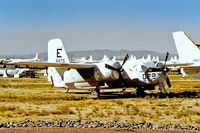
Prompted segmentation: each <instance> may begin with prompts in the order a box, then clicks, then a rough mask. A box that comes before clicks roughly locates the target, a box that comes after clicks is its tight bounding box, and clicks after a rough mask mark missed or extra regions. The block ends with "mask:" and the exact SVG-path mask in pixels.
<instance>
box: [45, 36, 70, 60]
mask: <svg viewBox="0 0 200 133" xmlns="http://www.w3.org/2000/svg"><path fill="white" fill-rule="evenodd" d="M48 62H52V63H69V58H68V56H67V54H66V52H65V48H64V46H63V43H62V41H61V40H60V39H52V40H50V41H49V42H48Z"/></svg>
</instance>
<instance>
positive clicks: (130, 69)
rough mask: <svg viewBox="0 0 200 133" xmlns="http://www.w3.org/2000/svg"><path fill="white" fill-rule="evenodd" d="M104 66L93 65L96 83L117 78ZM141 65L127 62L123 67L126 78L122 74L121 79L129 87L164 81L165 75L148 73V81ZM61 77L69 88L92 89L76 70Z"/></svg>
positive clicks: (71, 70) (116, 73) (136, 62)
mask: <svg viewBox="0 0 200 133" xmlns="http://www.w3.org/2000/svg"><path fill="white" fill-rule="evenodd" d="M105 64H106V63H105V62H101V63H95V65H97V66H98V67H97V68H98V70H97V72H95V73H94V75H95V76H94V77H95V79H96V80H97V81H101V80H102V81H116V79H117V78H119V74H118V72H117V71H113V70H110V69H107V68H105ZM107 64H110V65H113V62H107ZM142 64H145V63H144V62H141V61H135V62H132V61H130V60H128V61H127V62H126V63H125V64H124V66H123V69H124V72H125V73H126V74H127V75H128V76H125V75H124V74H123V79H124V80H130V82H129V84H130V85H132V84H136V85H145V86H147V85H157V84H158V83H160V82H163V81H165V79H166V74H163V73H162V72H149V73H148V74H149V79H148V78H147V77H146V75H145V73H144V71H142V69H141V65H142ZM145 65H146V64H145ZM151 66H152V67H153V66H154V67H155V65H154V64H151ZM63 77H64V82H65V84H66V85H67V87H69V88H78V89H81V88H82V89H84V88H86V89H87V88H94V86H91V85H90V84H89V83H88V81H86V80H85V79H84V78H83V77H82V76H81V75H80V73H79V72H78V71H77V70H76V69H70V70H67V71H65V72H64V76H63ZM136 79H137V80H136ZM135 81H137V82H135ZM138 81H139V82H138ZM101 87H108V86H107V85H106V84H105V86H101Z"/></svg>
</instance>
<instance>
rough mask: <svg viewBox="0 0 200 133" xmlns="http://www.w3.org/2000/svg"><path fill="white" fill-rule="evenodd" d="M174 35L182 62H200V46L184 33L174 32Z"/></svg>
mask: <svg viewBox="0 0 200 133" xmlns="http://www.w3.org/2000/svg"><path fill="white" fill-rule="evenodd" d="M172 34H173V37H174V42H175V45H176V49H177V51H178V55H179V59H180V62H182V63H192V62H199V61H200V49H199V48H198V46H197V45H196V44H195V43H194V42H193V41H192V40H191V39H190V38H189V37H188V36H187V35H186V34H185V33H184V32H183V31H178V32H173V33H172Z"/></svg>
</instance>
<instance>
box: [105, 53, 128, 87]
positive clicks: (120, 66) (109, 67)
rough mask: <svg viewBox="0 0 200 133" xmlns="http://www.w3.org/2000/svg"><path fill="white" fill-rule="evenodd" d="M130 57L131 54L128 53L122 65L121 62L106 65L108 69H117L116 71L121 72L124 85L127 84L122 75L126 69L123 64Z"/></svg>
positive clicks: (120, 75)
mask: <svg viewBox="0 0 200 133" xmlns="http://www.w3.org/2000/svg"><path fill="white" fill-rule="evenodd" d="M128 58H129V55H128V54H126V56H125V58H124V60H123V63H122V65H120V64H119V62H116V63H114V65H113V66H111V65H108V64H105V67H106V68H107V69H110V70H115V71H117V72H118V73H119V80H120V81H121V84H122V87H124V85H125V83H124V80H123V76H122V72H123V71H124V69H123V66H124V64H125V63H126V61H127V60H128Z"/></svg>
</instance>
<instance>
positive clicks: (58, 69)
mask: <svg viewBox="0 0 200 133" xmlns="http://www.w3.org/2000/svg"><path fill="white" fill-rule="evenodd" d="M167 58H168V53H167V55H166V58H165V63H166V61H167ZM165 63H164V64H163V63H161V62H158V63H156V64H154V63H153V61H146V62H142V61H135V60H134V61H133V60H130V59H129V57H128V55H127V56H126V57H125V58H124V60H123V61H122V62H120V61H108V62H99V63H84V64H83V63H70V61H69V58H68V56H67V54H66V52H65V49H64V46H63V44H62V41H61V40H60V39H52V40H50V41H49V43H48V62H30V61H29V62H28V61H26V62H12V64H16V65H27V66H40V67H46V68H47V67H48V78H49V80H51V82H52V84H53V86H55V87H63V88H66V92H68V91H69V89H89V90H92V91H91V94H92V95H96V96H99V94H100V90H101V89H103V88H110V89H111V88H122V91H123V92H125V91H126V88H128V87H129V88H136V92H137V94H138V95H143V94H144V91H145V90H154V89H155V86H156V85H158V86H159V89H160V91H161V92H164V93H167V92H166V89H165V85H164V84H163V82H164V81H166V83H167V85H168V87H171V84H170V80H169V78H168V76H167V72H168V68H166V65H165Z"/></svg>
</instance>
